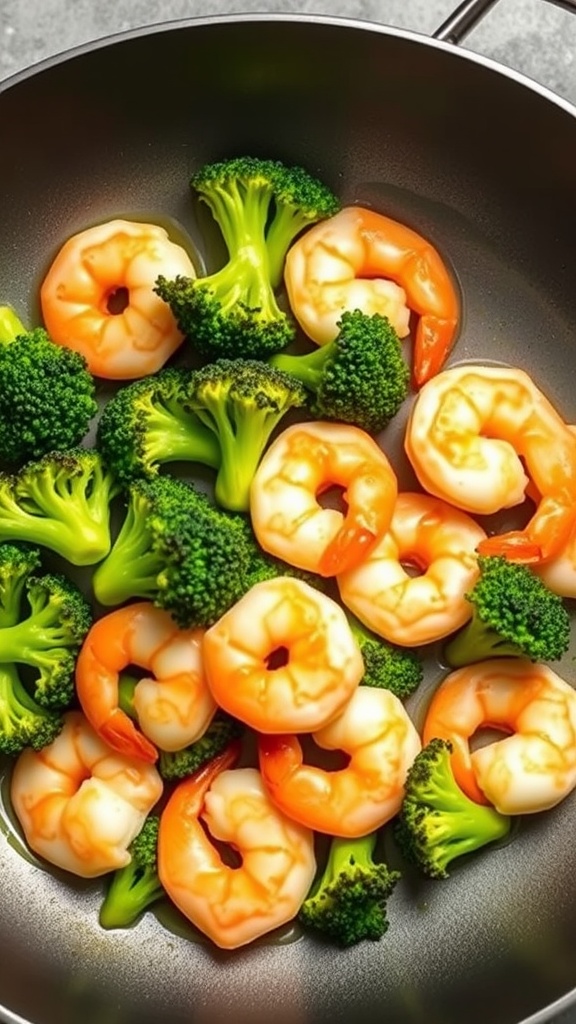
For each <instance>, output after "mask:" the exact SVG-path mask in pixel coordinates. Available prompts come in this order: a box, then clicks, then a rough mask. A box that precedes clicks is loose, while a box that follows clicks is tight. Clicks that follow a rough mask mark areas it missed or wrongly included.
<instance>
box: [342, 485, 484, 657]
mask: <svg viewBox="0 0 576 1024" xmlns="http://www.w3.org/2000/svg"><path fill="white" fill-rule="evenodd" d="M485 536H486V534H485V532H484V530H483V529H482V528H481V527H480V526H478V524H477V523H476V522H475V521H474V520H473V519H472V518H471V517H470V516H469V515H467V514H466V513H465V512H461V511H459V510H458V509H455V508H453V507H452V506H451V505H448V504H446V502H444V501H441V500H440V499H439V498H433V497H431V496H430V495H428V494H411V493H404V494H399V495H398V498H397V501H396V505H395V507H394V515H393V516H392V522H391V524H390V528H389V530H388V533H386V534H385V536H384V537H383V538H382V540H381V541H379V543H378V544H377V545H376V547H374V548H372V550H371V551H370V553H369V554H368V555H367V557H366V560H365V561H364V562H362V564H361V565H359V566H357V567H356V568H355V569H350V570H348V572H345V573H343V574H342V575H341V576H339V577H338V587H339V589H340V596H341V598H342V601H343V602H344V604H345V605H346V606H347V607H348V608H350V610H351V611H352V612H354V614H355V615H356V616H357V617H358V618H359V619H360V620H361V621H362V622H363V623H364V624H365V625H366V626H368V627H369V628H370V629H371V630H373V631H374V632H375V633H378V635H379V636H382V637H385V639H386V640H389V641H390V642H391V643H395V644H400V645H407V646H417V645H420V644H427V643H431V642H432V641H434V640H440V639H441V638H442V637H445V636H448V635H449V634H450V633H452V632H453V631H454V630H456V629H458V628H459V627H460V626H462V625H464V623H465V622H467V621H468V619H469V618H470V617H471V614H472V606H471V604H470V602H469V601H467V600H466V597H465V594H466V593H467V592H468V591H469V590H470V589H471V587H473V586H474V583H475V582H476V580H477V578H478V561H477V556H476V553H475V549H476V547H477V545H478V544H479V543H480V541H481V540H482V539H483V538H484V537H485ZM408 567H410V568H412V569H414V568H415V569H417V570H418V571H419V573H420V575H417V576H414V575H411V573H410V571H409V569H408Z"/></svg>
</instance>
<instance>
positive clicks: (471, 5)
mask: <svg viewBox="0 0 576 1024" xmlns="http://www.w3.org/2000/svg"><path fill="white" fill-rule="evenodd" d="M497 3H498V0H464V2H463V3H461V4H460V5H459V6H458V7H457V8H456V10H455V11H454V12H453V13H452V14H451V15H450V17H448V18H446V21H445V22H443V23H442V25H440V28H438V29H436V31H435V32H434V33H433V36H432V38H433V39H441V40H442V41H443V42H446V43H461V42H462V40H463V39H464V38H465V37H466V36H467V35H468V33H469V32H471V31H472V29H473V28H475V27H476V25H478V23H479V22H480V21H481V20H482V18H483V17H484V15H486V14H488V11H489V10H490V8H492V7H494V6H495V4H497ZM548 3H552V4H556V6H557V7H562V8H563V9H564V10H565V11H570V12H571V13H572V14H576V0H548Z"/></svg>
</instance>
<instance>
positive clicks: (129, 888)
mask: <svg viewBox="0 0 576 1024" xmlns="http://www.w3.org/2000/svg"><path fill="white" fill-rule="evenodd" d="M191 186H192V199H193V202H194V203H197V204H204V205H205V206H207V207H208V210H209V211H210V213H211V215H212V218H213V220H214V225H213V227H216V228H217V229H218V230H219V232H220V234H221V241H222V243H223V246H224V250H225V253H226V255H225V257H223V258H222V259H223V265H221V266H220V267H216V268H215V269H213V270H211V271H210V272H209V273H207V272H201V271H200V269H199V268H200V267H202V266H204V265H208V264H207V263H206V261H205V260H204V259H198V258H197V257H196V254H195V253H194V252H193V249H192V246H190V247H189V249H188V248H187V247H186V246H185V245H184V244H183V243H182V240H181V239H180V240H179V241H174V240H173V239H172V238H170V237H169V232H168V231H167V230H166V229H165V228H164V227H160V226H158V225H156V224H154V223H139V222H137V221H130V220H125V219H119V218H117V219H114V220H111V221H109V222H107V223H104V224H100V225H96V226H92V227H87V228H86V230H84V231H80V232H79V233H77V234H76V235H74V237H73V238H70V239H68V240H65V241H64V244H63V246H62V249H61V250H60V252H59V253H58V254H57V255H56V257H55V259H54V261H53V263H52V265H51V266H50V267H48V268H45V276H44V279H43V282H42V285H41V288H40V296H39V298H40V309H41V316H42V322H41V323H39V324H37V325H33V326H25V325H24V324H23V323H22V321H21V320H20V319H19V316H18V314H17V311H15V310H13V309H12V308H11V307H10V305H9V296H6V297H3V299H4V301H5V302H6V303H7V304H6V305H5V306H4V307H2V308H1V309H0V382H1V384H2V386H1V388H0V392H1V394H0V465H1V471H0V754H2V756H3V757H4V759H5V762H6V764H7V766H8V767H7V773H8V774H7V777H8V779H9V792H10V800H11V806H12V810H13V812H14V815H15V818H16V820H17V823H18V827H19V828H20V830H21V832H22V835H23V837H24V840H25V842H26V843H27V845H28V847H29V849H30V851H32V852H33V853H34V854H36V855H37V857H38V858H39V861H38V865H39V867H40V868H45V869H47V870H49V869H50V866H55V867H57V868H59V869H60V870H62V871H63V872H68V873H70V874H71V875H76V876H80V877H82V878H86V879H103V884H104V893H103V896H102V900H101V909H100V915H99V923H100V924H101V926H102V927H103V928H106V929H117V928H126V927H129V926H132V925H133V924H135V923H136V922H137V921H138V920H139V918H140V917H141V915H142V914H144V913H146V912H147V911H149V910H150V908H153V907H154V906H155V905H156V904H158V902H159V901H168V902H169V903H170V904H172V905H173V907H175V908H177V910H178V911H179V912H180V913H181V914H182V915H184V917H185V918H186V919H187V920H188V921H189V922H190V923H191V925H192V926H193V927H194V928H195V929H197V932H198V933H199V934H200V935H201V936H205V937H206V938H207V939H208V940H209V941H211V942H212V943H214V944H215V945H216V946H218V947H220V948H223V949H235V948H237V947H239V946H243V945H245V944H246V943H250V942H252V941H253V940H255V939H258V938H261V937H262V936H266V935H269V934H270V933H274V932H275V930H276V929H278V928H280V927H281V926H284V925H286V924H287V923H289V922H294V921H298V922H299V923H300V927H301V929H302V930H303V931H304V932H306V933H308V932H309V933H311V934H314V935H316V936H318V937H319V938H321V939H323V940H324V941H326V942H333V943H337V944H338V945H340V946H349V945H353V944H355V943H358V942H361V941H366V940H372V941H374V940H379V939H381V938H382V937H383V936H384V934H385V933H386V931H387V929H388V926H389V910H390V906H391V897H392V895H393V892H394V890H395V888H396V887H397V886H402V884H403V881H404V875H405V874H406V873H407V872H414V871H416V872H420V873H421V874H422V875H424V876H427V877H428V878H431V879H447V878H448V875H449V873H450V872H452V871H454V870H462V871H465V870H471V871H472V870H474V858H475V857H481V856H482V857H488V856H491V857H494V858H497V857H498V851H499V848H500V846H501V845H502V843H504V842H506V843H507V842H521V836H519V835H517V834H515V832H514V830H513V829H512V822H513V820H514V818H518V817H520V816H522V815H528V814H530V815H534V814H540V813H544V812H550V810H551V809H552V808H553V807H555V806H556V805H557V804H558V803H559V802H560V801H562V800H564V799H565V798H566V797H567V796H568V795H569V794H570V793H571V792H572V791H573V790H574V788H575V787H576V690H575V689H574V688H573V686H572V685H571V682H570V680H569V679H567V678H565V677H564V675H565V673H564V669H563V664H562V659H563V657H564V655H565V654H566V652H567V650H568V647H569V644H570V617H569V611H568V603H569V600H570V599H571V598H573V597H574V596H575V595H576V557H575V556H574V548H575V546H576V540H575V538H576V432H575V431H574V429H573V428H572V427H570V426H569V425H568V424H567V423H566V422H565V420H564V418H563V415H562V413H561V411H560V410H558V409H556V408H555V407H554V405H553V404H552V403H551V402H550V400H549V399H548V398H547V396H546V395H545V393H544V391H543V390H542V389H541V386H540V383H539V382H537V381H533V380H532V379H531V377H530V376H529V375H528V374H527V372H526V370H525V369H524V368H520V367H513V366H498V367H495V366H494V365H491V366H488V365H483V364H482V363H481V362H478V363H476V364H470V363H469V362H466V363H462V364H459V363H458V361H457V356H458V346H457V340H458V332H459V330H460V326H461V323H462V310H463V305H464V304H465V301H466V296H465V295H461V294H460V292H459V289H458V286H457V284H456V277H455V273H454V268H452V267H451V266H450V264H449V261H448V259H447V258H445V257H444V256H443V255H441V253H440V252H439V250H438V249H437V248H436V247H435V246H434V245H433V244H432V242H431V241H430V240H428V239H426V238H424V237H423V236H422V235H421V234H419V233H418V231H417V225H410V226H408V225H405V224H402V223H400V222H398V221H396V220H393V219H392V218H390V217H389V216H388V215H387V213H386V211H384V210H382V211H376V210H372V209H367V208H364V207H361V206H354V205H352V206H348V207H344V208H342V206H341V203H340V200H339V198H338V197H337V196H336V195H334V194H333V193H332V191H331V190H330V189H329V188H328V187H327V186H326V185H325V184H324V183H323V182H322V181H319V180H317V179H316V178H315V177H313V176H312V175H311V174H309V173H308V172H307V171H306V170H304V169H302V168H300V167H291V166H287V165H284V164H282V163H279V162H277V161H274V160H267V159H256V158H252V157H241V158H233V159H230V160H224V161H220V162H218V163H213V164H208V165H206V166H204V167H201V168H199V169H198V170H197V171H196V172H195V174H194V176H193V178H192V181H191ZM411 337H412V338H413V339H414V346H413V354H412V355H411V354H410V353H411V351H412V350H411V345H410V340H409V339H410V338H411ZM455 346H456V347H455ZM449 357H450V360H451V365H447V360H448V358H449ZM104 381H106V382H108V383H107V389H108V391H109V394H108V397H107V400H106V402H105V404H104V406H103V408H100V409H97V405H96V397H95V396H96V395H97V394H98V392H99V391H100V390H101V388H100V385H101V384H102V382H104ZM97 412H98V416H97ZM404 414H406V421H407V426H406V430H405V435H404V455H405V457H406V458H407V459H408V462H409V465H410V467H411V470H412V471H413V474H414V481H415V482H414V483H413V484H412V485H411V486H410V487H409V488H406V487H404V485H403V475H402V470H401V467H400V466H399V465H397V464H396V459H395V457H394V456H393V455H392V454H390V451H389V450H388V449H387V431H388V429H389V428H390V426H393V427H394V428H395V427H397V425H398V423H399V422H402V418H401V417H402V415H404ZM399 417H400V419H399ZM89 427H92V429H91V432H90V433H89V432H88V431H89ZM88 438H92V439H93V440H88ZM516 506H517V507H518V509H519V511H520V519H519V522H518V528H514V529H511V528H510V521H509V520H508V522H507V525H506V529H505V530H500V529H499V528H498V526H497V525H496V526H495V525H494V522H492V521H490V520H489V519H487V518H486V517H489V516H491V515H493V514H495V513H500V512H502V510H507V509H513V508H515V507H516ZM426 660H428V662H429V663H432V662H433V663H434V665H435V670H434V678H431V679H430V680H428V681H427V684H429V685H430V690H429V692H428V693H427V694H426V700H424V701H420V703H419V704H418V707H417V708H416V705H415V704H414V702H413V701H412V698H413V695H414V694H415V693H417V691H419V688H420V686H421V684H422V682H423V679H424V663H425V661H426ZM549 662H553V663H555V668H554V669H552V668H551V667H550V665H549V664H548V663H549ZM487 728H490V729H492V730H496V731H497V734H496V735H490V736H489V737H486V736H484V737H483V738H482V739H481V740H480V741H479V739H478V737H479V734H481V733H482V731H483V730H484V731H485V730H486V729H487ZM487 739H488V741H486V740H487ZM384 850H385V851H386V853H385V854H384V852H383V851H384ZM468 855H472V856H468ZM94 884H98V883H97V882H96V883H94ZM443 884H449V882H444V883H443Z"/></svg>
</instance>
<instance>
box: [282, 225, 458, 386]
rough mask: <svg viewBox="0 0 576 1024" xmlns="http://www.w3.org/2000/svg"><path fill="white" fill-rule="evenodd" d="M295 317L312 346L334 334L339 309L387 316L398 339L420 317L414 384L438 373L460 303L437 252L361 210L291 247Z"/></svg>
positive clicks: (289, 281)
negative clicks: (411, 320)
mask: <svg viewBox="0 0 576 1024" xmlns="http://www.w3.org/2000/svg"><path fill="white" fill-rule="evenodd" d="M285 283H286V289H287V292H288V299H289V302H290V306H291V309H292V311H293V313H294V316H295V317H296V319H297V320H298V322H299V323H300V326H301V327H302V328H303V330H304V331H305V332H306V334H308V336H309V337H310V338H312V340H313V341H315V342H316V343H317V344H319V345H325V344H326V343H327V342H329V341H332V339H333V338H335V337H336V335H337V333H338V321H339V319H340V317H341V316H342V313H344V312H345V311H346V310H354V309H360V310H362V312H363V313H367V314H373V313H380V314H381V315H383V316H386V317H388V319H389V320H390V323H391V324H392V326H393V327H394V328H395V330H396V332H397V333H398V335H399V337H401V338H403V337H406V335H407V334H408V332H409V316H410V311H411V310H412V311H413V312H415V313H417V314H418V316H419V320H418V325H417V328H416V338H415V347H414V379H415V381H416V383H417V384H418V385H421V384H423V383H424V382H425V381H426V380H428V379H429V378H430V377H432V376H433V375H434V374H435V373H438V371H439V370H440V369H441V367H442V365H443V364H444V362H445V360H446V358H447V356H448V353H449V352H450V349H451V348H452V345H453V343H454V339H455V337H456V331H457V328H458V322H459V316H460V304H459V300H458V295H457V292H456V288H455V286H454V284H453V281H452V279H451V277H450V275H449V273H448V271H447V269H446V267H445V265H444V262H443V260H442V258H441V257H440V255H439V254H438V252H437V251H436V249H434V248H433V246H432V245H431V244H430V242H428V241H426V239H425V238H422V236H421V235H419V234H417V233H416V232H415V231H413V230H412V229H411V228H408V227H406V225H404V224H400V223H398V221H395V220H391V219H390V217H385V216H384V215H383V214H381V213H376V212H375V211H374V210H368V209H365V208H364V207H361V206H348V207H345V208H344V209H343V210H341V211H340V212H339V213H337V214H336V215H335V216H334V217H330V218H328V219H327V220H325V221H322V222H321V223H320V224H316V225H314V227H313V228H311V229H310V230H309V231H307V232H306V233H305V234H304V235H302V237H301V238H300V239H299V240H298V241H297V242H296V243H295V244H294V245H293V246H292V248H291V249H290V250H289V252H288V256H287V259H286V268H285Z"/></svg>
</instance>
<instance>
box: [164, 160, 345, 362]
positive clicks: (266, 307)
mask: <svg viewBox="0 0 576 1024" xmlns="http://www.w3.org/2000/svg"><path fill="white" fill-rule="evenodd" d="M191 186H192V189H193V190H194V192H196V193H197V194H198V196H199V198H200V200H201V201H202V202H204V203H206V205H207V206H208V207H209V209H210V211H211V213H212V215H213V217H214V220H215V221H216V223H217V225H218V227H219V228H220V231H221V233H222V237H223V239H224V243H225V245H226V249H227V251H228V260H227V262H226V264H225V265H224V266H223V267H222V268H221V269H219V270H217V271H216V272H215V273H212V274H210V275H209V276H207V277H202V278H198V279H197V280H192V279H190V278H187V277H182V276H179V277H177V278H175V279H174V280H172V281H170V280H167V279H166V277H164V276H160V277H159V278H158V280H157V282H156V292H157V294H158V295H159V296H160V297H161V298H162V299H163V300H164V301H165V302H167V303H168V304H169V305H170V308H171V309H172V312H173V314H174V316H175V318H176V320H177V322H178V325H179V327H180V329H181V331H182V332H183V334H185V335H186V336H187V337H188V338H189V339H190V341H191V343H192V344H193V345H194V346H195V348H196V349H197V350H198V352H200V353H201V354H202V355H204V356H206V357H208V358H209V359H215V358H228V359H233V358H235V357H237V356H241V357H244V358H248V359H260V358H266V357H267V356H269V355H271V354H272V353H273V352H280V351H281V350H282V349H283V348H285V347H286V345H287V344H288V343H289V342H290V341H291V340H292V339H293V337H294V335H295V325H294V323H293V321H292V319H291V318H289V317H288V316H287V315H286V313H284V312H283V311H282V310H281V309H280V307H279V305H278V302H277V299H276V296H275V294H274V288H275V287H277V285H278V283H279V281H280V278H281V276H282V268H283V264H284V258H285V256H286V252H287V251H288V248H289V246H290V243H291V242H292V241H293V239H294V237H295V236H296V234H298V232H299V231H300V230H301V229H302V228H303V227H304V226H306V225H308V224H313V223H314V222H315V221H318V220H321V219H322V218H323V217H326V216H330V215H331V214H333V213H336V211H337V210H338V208H339V203H338V200H337V199H336V198H335V197H334V196H333V195H332V193H331V192H330V190H329V189H327V188H326V187H325V186H324V185H322V184H321V183H320V182H319V181H317V180H316V179H314V178H312V177H311V176H310V175H309V174H307V172H306V171H304V170H302V169H301V168H292V167H286V166H284V165H283V164H282V163H280V162H279V161H274V160H261V159H257V158H254V157H236V158H233V159H230V160H224V161H221V162H219V163H212V164H208V165H206V166H204V167H202V168H201V169H200V170H199V171H197V173H196V174H195V175H194V176H193V178H192V181H191ZM268 237H269V238H270V248H268Z"/></svg>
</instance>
